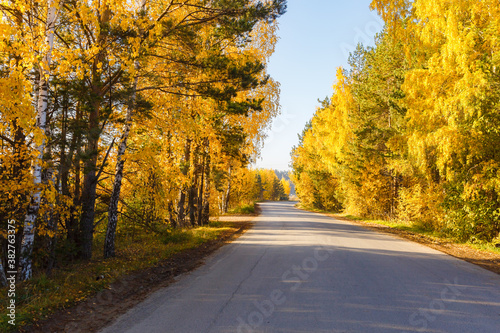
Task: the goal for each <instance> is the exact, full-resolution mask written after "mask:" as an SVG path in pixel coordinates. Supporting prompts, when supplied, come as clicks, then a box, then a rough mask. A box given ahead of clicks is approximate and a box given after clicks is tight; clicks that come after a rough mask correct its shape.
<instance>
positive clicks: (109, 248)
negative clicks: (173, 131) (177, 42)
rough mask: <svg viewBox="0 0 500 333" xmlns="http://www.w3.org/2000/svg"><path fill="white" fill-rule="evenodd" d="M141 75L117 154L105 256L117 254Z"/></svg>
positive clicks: (133, 88) (135, 85) (132, 97)
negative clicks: (120, 206) (120, 208)
mask: <svg viewBox="0 0 500 333" xmlns="http://www.w3.org/2000/svg"><path fill="white" fill-rule="evenodd" d="M135 69H136V70H138V69H139V62H137V61H136V62H135ZM138 81H139V77H138V76H137V75H136V76H135V78H134V83H133V86H132V96H131V98H130V103H129V106H128V108H127V116H126V119H125V128H124V130H123V134H122V137H121V140H120V145H119V146H118V152H117V156H116V169H115V170H116V171H115V181H114V184H113V193H112V194H111V199H110V202H109V210H108V227H107V228H106V238H105V240H104V258H109V257H114V256H115V235H116V226H117V225H118V202H119V200H120V191H121V188H122V179H123V168H124V166H125V159H124V158H123V156H124V155H125V151H126V150H127V139H128V136H129V133H130V128H131V127H132V115H133V112H134V110H135V105H136V99H137V83H138Z"/></svg>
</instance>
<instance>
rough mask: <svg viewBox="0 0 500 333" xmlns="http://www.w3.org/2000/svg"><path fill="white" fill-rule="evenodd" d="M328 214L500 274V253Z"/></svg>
mask: <svg viewBox="0 0 500 333" xmlns="http://www.w3.org/2000/svg"><path fill="white" fill-rule="evenodd" d="M326 215H328V216H331V217H333V218H336V219H339V220H344V221H348V222H351V223H354V224H357V225H359V226H361V227H363V228H366V229H370V230H374V231H378V232H383V233H388V234H392V235H396V236H399V237H401V238H404V239H408V240H411V241H414V242H417V243H419V244H422V245H426V246H428V247H430V248H433V249H435V250H438V251H441V252H443V253H446V254H449V255H451V256H453V257H455V258H458V259H462V260H465V261H467V262H470V263H472V264H474V265H478V266H481V267H483V268H485V269H487V270H489V271H492V272H495V273H497V274H500V254H496V253H492V252H488V251H483V250H476V249H473V248H471V247H470V246H467V245H464V244H457V243H452V242H449V241H446V240H442V239H439V240H436V239H434V238H432V237H429V236H426V235H422V234H418V233H414V232H410V231H405V230H399V229H396V228H392V227H389V226H386V225H382V224H378V223H373V222H367V221H356V220H351V219H348V218H345V217H343V216H339V215H335V214H326Z"/></svg>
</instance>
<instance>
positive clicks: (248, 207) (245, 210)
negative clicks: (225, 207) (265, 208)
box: [229, 202, 255, 215]
mask: <svg viewBox="0 0 500 333" xmlns="http://www.w3.org/2000/svg"><path fill="white" fill-rule="evenodd" d="M229 214H240V215H253V214H255V202H254V203H251V204H243V205H240V206H238V207H236V208H233V209H231V210H230V211H229Z"/></svg>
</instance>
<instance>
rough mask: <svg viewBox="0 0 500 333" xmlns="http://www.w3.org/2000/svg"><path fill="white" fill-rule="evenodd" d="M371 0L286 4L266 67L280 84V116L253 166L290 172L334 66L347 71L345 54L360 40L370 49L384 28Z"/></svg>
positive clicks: (299, 0) (329, 91)
mask: <svg viewBox="0 0 500 333" xmlns="http://www.w3.org/2000/svg"><path fill="white" fill-rule="evenodd" d="M370 2H371V1H370V0H351V1H335V0H288V10H287V13H286V14H285V15H283V16H282V17H281V18H280V19H279V27H280V29H279V37H280V40H279V42H278V44H277V47H276V52H275V53H274V54H273V56H272V57H271V60H270V63H269V68H268V70H269V74H271V76H272V77H273V78H274V79H275V80H277V81H278V82H280V84H281V98H280V100H281V103H280V104H281V115H280V116H279V117H277V118H276V119H275V120H274V122H273V127H272V128H271V130H270V131H269V132H268V138H267V139H266V141H265V144H264V148H263V150H262V153H261V158H259V159H258V161H257V162H256V164H255V165H253V166H254V167H259V168H272V169H279V170H287V169H289V164H290V151H291V149H292V147H293V146H294V145H297V143H298V138H297V134H298V133H301V132H302V129H303V128H304V126H305V124H306V122H307V121H308V120H309V119H311V117H312V115H313V114H314V112H315V110H316V107H317V106H318V105H319V103H318V99H321V100H323V99H324V98H325V97H327V96H331V94H332V91H333V90H332V85H333V82H334V79H335V71H336V68H337V67H338V66H343V67H347V58H348V55H349V52H350V51H353V50H354V48H355V46H356V44H357V43H358V42H361V43H363V44H364V45H373V37H374V36H375V34H376V33H377V32H378V31H380V30H381V29H382V25H383V22H382V20H381V19H380V18H379V17H378V16H377V14H376V13H375V12H371V11H370V9H369V5H370Z"/></svg>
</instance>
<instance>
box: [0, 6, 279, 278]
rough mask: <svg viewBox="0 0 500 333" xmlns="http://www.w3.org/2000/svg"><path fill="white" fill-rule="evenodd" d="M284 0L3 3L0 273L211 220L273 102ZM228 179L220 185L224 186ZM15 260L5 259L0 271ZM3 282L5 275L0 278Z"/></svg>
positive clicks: (255, 145) (27, 271) (257, 140)
mask: <svg viewBox="0 0 500 333" xmlns="http://www.w3.org/2000/svg"><path fill="white" fill-rule="evenodd" d="M285 10H286V0H269V1H254V0H182V1H177V0H168V1H161V2H152V1H149V0H137V1H132V2H130V1H125V2H123V1H114V0H105V1H98V2H96V1H81V0H46V1H41V2H32V1H24V0H21V1H17V0H16V1H10V0H7V1H3V2H2V3H1V4H0V11H1V19H0V141H1V148H0V182H1V186H0V223H1V228H0V242H1V255H0V257H1V261H0V277H3V278H4V277H5V275H4V272H5V270H6V269H7V267H5V263H6V262H7V261H6V259H7V224H8V221H12V220H13V221H15V225H16V237H15V238H16V242H15V245H16V253H17V254H18V256H17V257H16V267H15V269H16V270H18V271H19V274H18V278H19V279H20V280H26V279H29V278H30V277H31V276H32V274H33V270H34V267H35V271H36V270H38V271H46V272H49V273H50V271H51V269H53V267H55V266H56V265H57V263H58V260H57V258H58V256H63V257H64V260H76V259H83V260H90V259H91V258H92V256H93V254H95V249H94V248H93V244H94V237H95V235H96V234H99V235H101V236H102V237H104V248H103V249H101V251H103V255H104V257H105V258H108V257H112V256H114V255H115V254H116V250H115V238H116V237H117V234H119V232H120V230H122V229H124V228H125V229H126V228H141V229H143V230H146V231H152V232H161V231H162V230H164V229H165V228H182V227H188V226H193V225H203V224H206V223H208V218H209V215H210V211H211V210H217V209H219V207H220V200H222V199H221V197H220V196H219V194H220V193H223V192H227V193H229V192H230V186H229V184H230V182H231V179H232V178H233V177H234V174H235V173H237V172H238V171H239V170H240V169H244V168H246V166H247V165H248V163H249V162H250V161H252V159H253V158H254V156H256V154H257V153H258V151H259V149H260V148H261V146H262V141H263V138H264V133H265V129H266V128H267V127H268V126H270V122H271V119H272V118H273V117H274V116H276V115H277V114H278V113H279V84H278V83H277V82H276V81H274V80H273V79H272V78H270V77H269V75H268V74H267V72H266V64H267V61H268V59H269V56H270V55H271V54H272V53H273V51H274V46H275V44H276V41H277V35H276V31H277V23H276V20H277V18H278V17H279V16H281V15H282V14H283V13H284V12H285ZM228 187H229V189H228ZM10 270H12V269H10ZM4 282H5V281H4V279H2V283H4Z"/></svg>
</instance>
